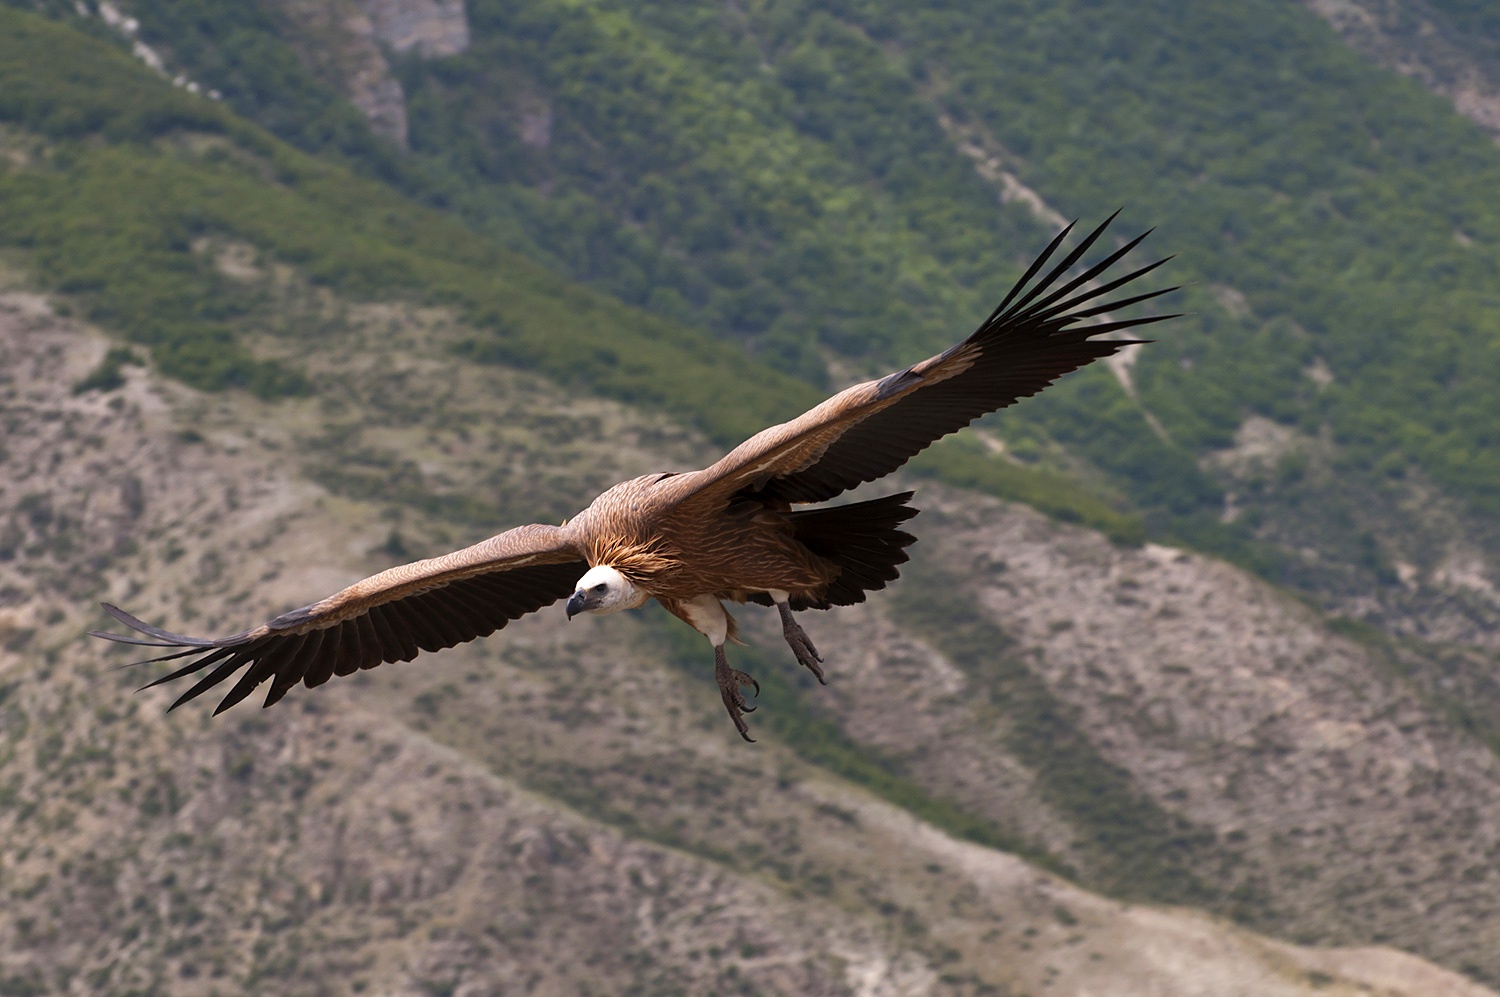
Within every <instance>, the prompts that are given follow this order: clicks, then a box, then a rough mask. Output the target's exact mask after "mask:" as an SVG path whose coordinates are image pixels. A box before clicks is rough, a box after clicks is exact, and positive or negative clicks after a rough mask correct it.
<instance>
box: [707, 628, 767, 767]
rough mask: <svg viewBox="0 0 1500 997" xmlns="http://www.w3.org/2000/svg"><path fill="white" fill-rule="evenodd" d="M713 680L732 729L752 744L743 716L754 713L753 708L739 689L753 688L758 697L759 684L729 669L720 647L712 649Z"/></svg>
mask: <svg viewBox="0 0 1500 997" xmlns="http://www.w3.org/2000/svg"><path fill="white" fill-rule="evenodd" d="M714 678H716V679H717V680H718V682H719V697H720V698H721V699H723V700H724V709H726V710H728V711H729V719H730V720H733V721H734V729H735V730H737V731H739V732H740V737H743V738H744V739H745V740H746V741H749V742H750V743H751V744H754V743H755V738H753V737H751V736H750V728H749V727H748V726H747V725H746V724H745V719H744V717H743V714H745V713H754V712H755V707H754V706H751V705H750V704H749V703H746V702H745V697H744V695H743V694H742V693H741V692H740V689H741V687H744V688H751V687H754V689H755V694H756V695H757V696H759V695H760V683H759V682H757V681H755V679H754V678H753V677H752V676H750V675H748V674H746V673H745V672H742V671H740V670H739V669H737V668H730V667H729V658H728V656H727V655H725V653H724V648H723V646H722V645H720V646H719V647H716V648H714Z"/></svg>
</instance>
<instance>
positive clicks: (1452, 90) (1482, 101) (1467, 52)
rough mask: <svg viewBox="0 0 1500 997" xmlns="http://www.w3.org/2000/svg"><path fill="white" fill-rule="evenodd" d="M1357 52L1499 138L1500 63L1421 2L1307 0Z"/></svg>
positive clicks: (1408, 0) (1401, 0)
mask: <svg viewBox="0 0 1500 997" xmlns="http://www.w3.org/2000/svg"><path fill="white" fill-rule="evenodd" d="M1305 2H1306V3H1307V6H1308V7H1310V8H1311V9H1312V10H1313V11H1314V12H1315V13H1317V14H1318V15H1319V16H1320V17H1322V18H1323V19H1324V20H1326V21H1327V22H1328V23H1329V24H1330V25H1332V26H1333V29H1334V30H1335V31H1337V32H1338V33H1339V35H1340V36H1341V37H1343V39H1344V40H1345V41H1346V42H1348V44H1349V45H1350V47H1352V48H1354V49H1355V50H1356V51H1359V52H1361V53H1363V54H1364V55H1366V56H1369V57H1370V58H1371V59H1374V60H1375V61H1376V62H1378V63H1380V64H1381V65H1383V66H1385V67H1387V68H1388V69H1393V70H1395V71H1396V72H1398V73H1400V74H1402V75H1403V76H1410V77H1411V78H1412V79H1414V80H1417V81H1418V82H1419V83H1421V84H1422V85H1423V86H1425V87H1426V88H1427V89H1429V90H1431V91H1433V92H1434V93H1438V94H1441V95H1443V96H1444V97H1447V98H1448V99H1449V100H1451V101H1452V102H1453V107H1454V109H1455V110H1456V111H1458V113H1459V114H1462V115H1463V116H1464V117H1466V118H1468V119H1469V120H1471V121H1473V122H1474V123H1475V124H1477V125H1479V127H1481V128H1483V129H1484V130H1485V131H1487V132H1489V133H1490V135H1491V136H1492V137H1493V138H1495V139H1496V141H1500V66H1496V65H1493V64H1492V63H1490V62H1489V61H1487V60H1486V59H1485V58H1483V57H1482V56H1481V55H1480V54H1479V53H1477V52H1476V51H1474V50H1473V48H1472V47H1471V46H1470V45H1468V44H1466V43H1465V39H1464V38H1463V37H1462V35H1461V34H1459V33H1458V32H1457V31H1456V30H1455V29H1454V28H1453V27H1452V26H1451V25H1449V24H1448V23H1447V22H1446V20H1445V19H1444V18H1443V17H1442V15H1441V14H1440V13H1439V12H1437V11H1435V10H1433V9H1432V8H1431V7H1430V6H1429V5H1428V4H1426V3H1424V2H1422V0H1305Z"/></svg>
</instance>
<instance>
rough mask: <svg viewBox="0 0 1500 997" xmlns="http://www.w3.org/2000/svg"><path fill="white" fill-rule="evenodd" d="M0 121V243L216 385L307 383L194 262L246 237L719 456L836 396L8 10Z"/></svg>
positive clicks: (1080, 507)
mask: <svg viewBox="0 0 1500 997" xmlns="http://www.w3.org/2000/svg"><path fill="white" fill-rule="evenodd" d="M0 122H5V123H9V124H11V125H14V126H19V127H22V128H25V129H27V130H29V131H32V132H35V133H37V134H40V135H43V136H46V137H47V138H48V139H49V140H51V142H52V145H51V148H50V150H47V151H45V152H44V153H43V154H41V155H40V156H39V157H38V158H37V161H35V162H32V163H30V164H28V165H27V166H25V167H24V168H11V169H9V170H8V171H0V242H3V243H5V244H9V245H14V246H20V247H23V248H25V249H28V250H30V251H31V253H32V255H33V258H34V260H35V262H36V265H37V267H38V269H39V271H40V274H41V276H42V277H43V278H44V279H45V280H46V281H47V282H48V283H49V284H50V285H51V286H52V287H54V288H56V289H57V290H60V291H63V292H65V293H69V294H73V295H76V296H78V297H79V299H80V300H82V301H83V302H84V303H85V304H86V306H87V307H88V309H89V313H90V315H91V317H93V318H94V319H96V320H98V321H100V322H101V323H102V324H104V325H106V326H107V327H110V328H114V329H117V330H119V331H120V332H122V333H124V334H125V335H127V336H128V337H129V338H131V339H132V340H134V341H136V342H139V343H141V344H143V345H147V346H150V347H151V348H152V351H153V355H154V356H155V358H156V360H157V362H158V363H159V364H160V366H161V368H162V369H163V370H164V371H166V372H167V373H169V374H172V375H173V376H176V377H179V378H182V379H183V380H185V381H187V382H188V383H190V384H194V385H196V386H199V387H203V388H210V389H213V388H222V387H226V386H232V385H238V386H243V387H246V388H249V389H251V390H254V391H256V392H258V393H260V394H263V395H268V396H269V395H276V394H279V393H286V392H297V391H304V390H307V389H308V387H309V386H308V385H307V383H306V380H305V378H304V377H303V376H302V375H301V374H300V373H298V372H297V371H292V370H287V369H285V368H284V367H282V366H279V365H277V364H275V363H271V362H267V361H265V360H261V359H257V358H255V357H251V356H249V355H247V354H245V353H244V352H243V350H242V349H241V348H240V347H239V345H238V343H237V338H236V336H237V330H238V329H240V328H242V327H243V326H244V325H245V324H246V323H252V322H254V321H255V319H256V317H257V315H258V312H257V309H258V307H259V306H260V304H261V302H260V301H259V300H257V297H256V294H255V293H253V292H250V291H248V290H246V289H245V288H244V287H243V286H241V285H239V284H237V283H235V282H234V281H232V280H229V279H226V278H225V277H224V276H223V275H222V274H220V273H219V272H218V271H217V270H216V269H215V267H214V265H213V262H212V261H211V260H209V259H205V258H204V257H203V255H202V254H200V253H197V252H195V251H194V249H193V243H194V241H195V240H196V239H197V238H199V237H203V236H230V237H233V238H237V239H241V240H244V241H247V242H249V243H251V244H253V245H254V246H256V247H258V248H259V249H260V250H262V251H264V252H266V253H268V254H271V255H272V256H274V257H278V258H280V259H282V260H285V261H287V262H289V263H292V264H294V265H295V266H297V267H298V268H299V269H300V270H301V271H302V272H304V273H305V274H307V275H308V276H310V277H311V278H312V279H313V280H315V281H319V282H322V283H324V284H327V285H328V286H330V287H333V288H336V289H338V290H339V291H341V292H342V293H345V294H348V295H351V296H354V297H358V298H382V297H389V296H392V295H397V296H405V297H408V298H417V299H422V300H427V301H431V302H435V303H443V304H449V305H452V306H455V307H456V308H458V309H459V310H460V312H461V313H462V314H463V315H464V316H465V317H466V318H467V319H468V320H469V321H470V322H471V323H472V324H473V325H474V326H475V327H476V329H478V330H479V331H480V335H479V336H478V337H476V338H475V339H474V340H473V341H472V342H471V343H469V344H468V346H469V350H468V355H470V356H472V357H473V358H474V359H475V360H478V361H480V362H502V363H509V364H512V365H515V366H518V367H523V368H529V369H534V370H539V371H541V372H543V373H545V374H547V375H549V376H550V377H553V378H555V379H557V380H558V381H560V382H562V383H564V384H570V385H576V386H578V387H579V388H580V389H583V390H589V391H597V392H601V393H604V394H607V395H610V396H612V397H615V398H619V399H621V400H624V401H627V402H631V403H634V404H641V405H646V406H649V407H654V408H659V409H663V410H666V411H668V412H670V413H673V414H674V415H677V416H678V417H681V418H683V419H685V420H686V421H688V422H691V423H693V424H695V425H696V426H698V427H699V428H700V429H702V430H703V431H704V432H706V433H707V434H708V435H709V436H710V437H712V438H714V439H715V440H717V441H719V442H722V443H736V442H738V441H739V440H741V439H743V438H744V437H745V436H748V435H749V434H751V433H753V432H755V431H757V430H759V429H760V428H762V427H764V426H765V425H767V424H768V423H771V422H775V421H777V420H780V419H783V418H787V417H789V416H791V415H795V414H796V413H797V412H799V411H801V410H803V409H804V408H806V407H808V406H809V405H811V404H813V403H815V402H816V401H818V400H819V398H820V397H821V396H820V393H819V392H818V391H817V390H816V389H814V388H813V387H812V386H810V385H808V384H807V383H806V382H803V381H799V380H797V379H794V378H791V377H789V376H786V375H784V374H781V373H778V372H777V371H775V370H773V369H771V368H769V367H767V366H765V365H763V364H761V363H757V362H756V361H754V360H752V359H751V358H749V357H746V356H745V355H744V353H743V352H742V351H741V350H740V349H739V348H737V347H736V346H735V345H733V344H729V343H722V342H718V341H715V340H714V339H712V338H710V337H708V336H705V335H702V334H700V333H695V332H693V331H691V330H689V329H687V328H685V327H682V326H678V325H676V324H674V323H672V322H670V321H668V320H663V319H659V318H655V317H652V316H651V315H649V314H648V313H645V312H642V311H640V310H637V309H632V308H628V307H623V306H621V305H620V304H619V303H618V302H616V301H614V300H612V299H610V298H608V297H605V296H603V295H599V294H595V293H592V292H589V291H586V290H584V289H582V288H580V287H578V286H577V285H574V284H570V283H568V282H567V281H565V280H563V279H561V278H559V277H556V276H554V275H553V274H551V273H549V272H547V271H545V270H542V269H540V268H539V267H537V266H536V265H535V264H532V263H530V262H528V261H526V260H524V259H522V258H520V257H518V256H516V255H515V254H514V253H511V252H508V251H506V250H504V249H502V248H500V247H499V246H497V245H495V244H494V243H493V242H490V241H488V240H486V239H484V238H483V237H481V236H479V235H476V234H475V233H474V232H472V231H470V230H468V229H466V228H464V227H463V226H461V225H459V224H457V223H456V222H454V221H452V220H450V219H447V218H445V217H443V216H442V215H440V214H438V213H436V212H434V211H432V210H430V209H425V208H422V207H420V206H418V205H416V204H413V203H412V202H411V201H410V200H408V199H406V198H404V197H402V196H401V195H400V194H398V193H396V192H394V191H392V190H391V189H389V188H388V187H385V186H383V185H381V184H379V183H377V182H374V181H371V180H368V179H364V178H361V177H359V176H356V175H354V174H351V173H350V172H348V171H347V170H345V169H343V168H340V167H338V166H331V165H328V164H326V163H323V162H321V161H319V160H316V159H313V158H311V157H309V156H307V155H303V154H301V153H298V152H297V151H295V150H293V149H290V148H288V147H287V146H285V145H282V144H281V143H279V142H277V141H276V140H274V139H272V138H271V137H269V136H267V135H266V134H265V133H263V132H261V131H260V130H259V129H257V128H255V127H254V126H251V125H249V124H247V123H245V122H244V121H243V120H241V119H239V118H236V117H235V116H234V115H233V114H232V113H230V112H229V111H227V110H226V109H224V108H223V107H221V106H219V105H217V104H215V103H213V102H211V101H208V100H206V99H203V98H201V97H197V96H194V95H191V94H188V93H185V92H183V91H181V90H177V89H174V88H172V87H170V86H168V85H167V84H166V83H165V82H163V81H161V80H159V79H158V78H156V77H154V76H153V75H152V74H151V73H149V72H148V71H147V70H145V69H144V68H143V67H141V66H139V65H138V64H136V63H135V62H134V61H133V60H131V59H130V58H129V57H128V56H127V55H125V54H124V53H121V52H119V51H117V50H116V49H114V48H112V47H110V46H108V45H104V44H101V43H99V42H97V41H94V40H92V39H89V38H86V37H83V36H81V35H79V34H77V33H76V32H72V31H70V30H68V29H66V28H64V27H61V26H59V25H56V24H50V23H47V22H45V21H43V20H40V19H38V18H35V17H32V16H28V15H25V14H20V13H17V12H14V11H11V10H8V9H5V8H3V7H0ZM925 466H926V467H927V468H928V470H927V471H926V472H925V473H928V474H931V475H935V476H938V477H942V478H945V479H947V480H952V481H954V482H955V483H960V484H967V485H970V486H971V487H978V488H981V489H982V490H986V491H990V492H991V493H993V494H997V495H1000V496H1002V497H1007V498H1015V499H1019V500H1022V501H1035V502H1037V503H1038V504H1039V505H1040V506H1041V507H1042V508H1044V509H1047V510H1048V511H1051V512H1053V513H1054V514H1058V515H1061V516H1063V517H1064V518H1068V519H1071V520H1074V521H1080V522H1085V523H1090V524H1092V525H1097V526H1100V527H1101V528H1105V529H1108V530H1112V531H1114V532H1115V533H1117V534H1118V535H1119V536H1121V538H1122V539H1130V538H1133V533H1132V528H1131V527H1130V526H1129V524H1128V522H1127V521H1126V520H1125V519H1124V518H1122V517H1120V516H1119V514H1117V513H1115V512H1114V511H1113V510H1111V509H1109V508H1108V507H1107V506H1105V505H1104V504H1103V503H1100V502H1098V501H1097V500H1095V499H1093V498H1091V497H1089V496H1088V495H1086V494H1080V493H1078V491H1077V490H1076V489H1069V487H1068V485H1067V483H1066V482H1064V481H1062V480H1059V479H1057V478H1055V477H1054V476H1048V475H1044V474H1041V473H1038V472H1033V471H1030V470H1028V469H1026V468H1021V467H1006V468H1003V469H991V470H988V471H986V470H980V469H978V467H977V466H976V467H975V468H965V467H960V466H959V465H958V464H957V463H955V462H954V461H953V460H951V458H950V459H946V460H945V459H943V458H942V457H941V456H938V458H937V460H936V462H934V463H929V464H928V465H925Z"/></svg>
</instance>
